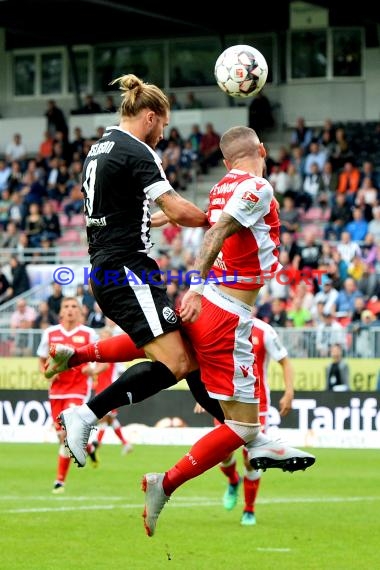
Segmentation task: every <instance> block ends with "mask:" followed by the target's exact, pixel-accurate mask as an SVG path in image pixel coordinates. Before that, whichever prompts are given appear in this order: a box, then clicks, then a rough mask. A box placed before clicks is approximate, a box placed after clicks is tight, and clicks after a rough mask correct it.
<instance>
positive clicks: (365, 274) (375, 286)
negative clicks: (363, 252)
mask: <svg viewBox="0 0 380 570" xmlns="http://www.w3.org/2000/svg"><path fill="white" fill-rule="evenodd" d="M357 287H358V291H360V292H361V293H362V294H363V295H364V298H365V299H366V300H367V301H369V300H370V299H371V298H373V297H379V296H380V279H379V276H378V275H376V273H375V272H374V270H373V268H372V267H371V266H370V265H369V264H368V263H365V262H363V271H362V275H361V277H360V279H358V280H357Z"/></svg>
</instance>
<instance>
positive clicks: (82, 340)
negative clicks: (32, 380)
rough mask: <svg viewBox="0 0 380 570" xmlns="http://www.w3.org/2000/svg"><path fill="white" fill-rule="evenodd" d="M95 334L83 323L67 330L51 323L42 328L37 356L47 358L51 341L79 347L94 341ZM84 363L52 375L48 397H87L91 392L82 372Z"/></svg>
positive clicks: (88, 382) (88, 380) (87, 379)
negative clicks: (49, 325)
mask: <svg viewBox="0 0 380 570" xmlns="http://www.w3.org/2000/svg"><path fill="white" fill-rule="evenodd" d="M96 339H97V335H96V333H95V331H94V330H93V329H91V328H90V327H86V326H85V325H79V326H77V327H76V328H75V329H72V330H71V331H67V330H66V329H65V328H64V327H63V326H62V325H53V326H51V327H48V328H47V329H45V330H44V332H43V334H42V338H41V342H40V344H39V346H38V349H37V356H40V357H41V358H47V357H48V356H49V346H50V344H51V343H60V344H65V345H67V346H72V347H73V348H80V347H81V346H85V345H86V344H91V343H93V342H95V341H96ZM83 366H86V364H82V365H81V366H76V367H75V368H70V370H66V371H65V372H61V373H60V374H58V375H57V376H55V377H54V380H53V382H52V383H51V385H50V388H49V398H50V399H66V398H77V397H80V398H83V396H85V397H86V398H88V397H89V396H90V393H91V380H90V379H89V377H88V376H86V375H85V374H82V368H83Z"/></svg>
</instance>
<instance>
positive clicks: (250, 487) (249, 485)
mask: <svg viewBox="0 0 380 570" xmlns="http://www.w3.org/2000/svg"><path fill="white" fill-rule="evenodd" d="M260 481H261V477H259V478H258V479H255V480H254V481H251V480H250V479H247V477H244V502H245V506H244V510H245V511H246V512H249V513H254V512H255V502H256V497H257V493H258V491H259V486H260Z"/></svg>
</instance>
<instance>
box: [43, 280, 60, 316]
mask: <svg viewBox="0 0 380 570" xmlns="http://www.w3.org/2000/svg"><path fill="white" fill-rule="evenodd" d="M51 289H52V291H51V293H50V295H49V296H48V298H47V300H46V301H47V304H48V307H49V309H50V311H51V312H52V313H53V315H54V316H55V318H56V319H58V318H59V313H60V311H61V305H62V300H63V299H64V294H63V292H62V285H60V284H59V283H56V281H53V282H52V283H51Z"/></svg>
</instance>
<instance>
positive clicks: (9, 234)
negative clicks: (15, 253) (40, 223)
mask: <svg viewBox="0 0 380 570" xmlns="http://www.w3.org/2000/svg"><path fill="white" fill-rule="evenodd" d="M19 237H20V230H19V229H18V226H17V224H15V222H13V221H11V222H8V224H7V228H6V230H5V231H3V232H1V233H0V247H1V248H4V249H5V248H6V249H16V248H17V244H18V242H19Z"/></svg>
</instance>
